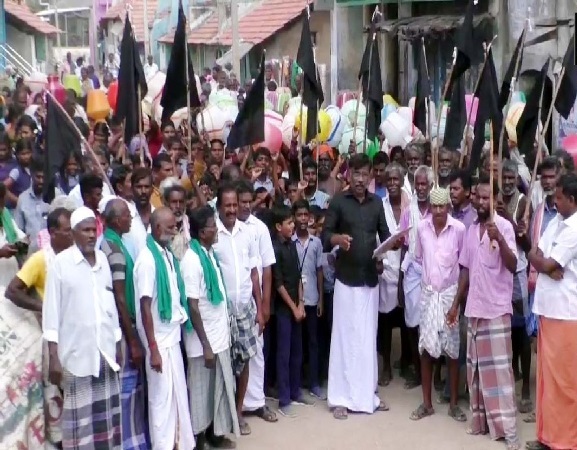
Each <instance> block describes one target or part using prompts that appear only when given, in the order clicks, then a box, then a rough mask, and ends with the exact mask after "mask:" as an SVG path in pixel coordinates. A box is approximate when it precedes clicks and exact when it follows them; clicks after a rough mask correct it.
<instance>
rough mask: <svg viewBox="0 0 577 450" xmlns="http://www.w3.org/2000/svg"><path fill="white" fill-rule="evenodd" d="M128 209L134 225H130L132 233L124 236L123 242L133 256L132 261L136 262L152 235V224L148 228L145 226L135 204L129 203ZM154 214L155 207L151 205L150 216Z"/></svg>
mask: <svg viewBox="0 0 577 450" xmlns="http://www.w3.org/2000/svg"><path fill="white" fill-rule="evenodd" d="M128 209H129V210H130V215H131V216H132V223H131V225H130V231H129V232H128V233H126V234H125V235H123V236H122V240H123V241H124V242H125V243H126V249H127V250H128V251H129V252H130V254H131V255H132V259H133V260H134V261H136V258H137V257H138V255H139V254H140V252H141V250H142V249H143V248H145V247H146V236H147V235H148V233H150V224H149V225H148V226H147V227H145V226H144V223H143V222H142V218H141V217H140V214H138V210H137V209H136V206H135V205H134V203H133V202H131V203H129V205H128ZM153 212H154V206H152V205H150V214H152V213H153Z"/></svg>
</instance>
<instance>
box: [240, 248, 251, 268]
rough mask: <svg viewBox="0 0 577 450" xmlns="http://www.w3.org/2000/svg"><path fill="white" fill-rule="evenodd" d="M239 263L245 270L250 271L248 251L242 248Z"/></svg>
mask: <svg viewBox="0 0 577 450" xmlns="http://www.w3.org/2000/svg"><path fill="white" fill-rule="evenodd" d="M240 263H241V266H242V267H243V268H244V269H246V270H250V269H251V267H250V256H249V254H248V249H246V248H243V249H242V251H241V253H240Z"/></svg>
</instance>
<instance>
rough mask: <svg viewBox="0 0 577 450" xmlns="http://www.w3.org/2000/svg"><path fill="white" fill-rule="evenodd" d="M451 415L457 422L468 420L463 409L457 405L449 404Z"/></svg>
mask: <svg viewBox="0 0 577 450" xmlns="http://www.w3.org/2000/svg"><path fill="white" fill-rule="evenodd" d="M449 417H452V418H453V419H455V420H456V421H457V422H466V421H467V415H466V414H465V413H464V412H463V410H462V409H461V408H460V407H459V406H458V405H457V406H449Z"/></svg>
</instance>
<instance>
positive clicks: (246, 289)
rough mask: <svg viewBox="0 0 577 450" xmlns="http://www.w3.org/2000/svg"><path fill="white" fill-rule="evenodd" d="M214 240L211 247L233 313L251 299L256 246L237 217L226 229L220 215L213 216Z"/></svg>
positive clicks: (250, 233)
mask: <svg viewBox="0 0 577 450" xmlns="http://www.w3.org/2000/svg"><path fill="white" fill-rule="evenodd" d="M216 227H217V230H218V241H217V242H216V243H215V244H214V246H213V249H214V252H215V253H216V256H217V258H218V260H219V261H220V268H221V269H222V274H223V277H224V287H225V289H226V294H227V297H228V300H229V301H230V302H231V307H232V308H233V313H234V314H236V313H238V312H239V311H241V310H242V307H243V306H245V305H246V304H248V303H249V302H251V301H253V300H252V279H251V275H250V274H251V271H252V269H254V268H256V267H257V258H258V248H257V244H256V241H255V239H254V235H253V233H252V232H251V231H250V229H249V228H248V227H247V226H246V225H245V224H244V223H242V222H241V221H239V220H237V221H236V223H235V224H234V228H233V230H232V233H230V232H229V231H228V230H227V229H226V228H225V226H224V225H223V223H222V222H221V221H220V219H219V218H218V217H217V218H216Z"/></svg>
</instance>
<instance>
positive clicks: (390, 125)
mask: <svg viewBox="0 0 577 450" xmlns="http://www.w3.org/2000/svg"><path fill="white" fill-rule="evenodd" d="M399 109H400V108H399ZM412 128H413V124H412V123H411V122H409V121H407V120H405V119H404V118H403V117H402V116H401V115H400V114H399V113H398V112H392V113H391V114H389V115H388V116H387V119H386V120H385V121H384V122H383V123H382V124H381V126H380V130H381V132H382V133H383V134H384V136H385V138H386V139H387V142H388V143H389V146H390V147H395V146H397V145H399V146H401V147H402V148H405V147H406V146H407V144H408V143H409V142H411V141H412V139H413V138H412Z"/></svg>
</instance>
